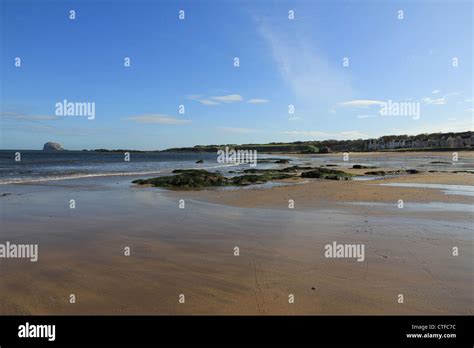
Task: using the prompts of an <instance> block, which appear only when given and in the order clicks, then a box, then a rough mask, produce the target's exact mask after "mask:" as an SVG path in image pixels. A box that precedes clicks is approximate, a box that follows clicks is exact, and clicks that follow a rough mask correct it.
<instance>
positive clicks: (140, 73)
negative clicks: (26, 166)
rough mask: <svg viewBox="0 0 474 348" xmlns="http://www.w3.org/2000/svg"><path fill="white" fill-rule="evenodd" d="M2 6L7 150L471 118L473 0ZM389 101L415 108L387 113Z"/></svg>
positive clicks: (137, 145) (293, 133)
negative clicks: (70, 109)
mask: <svg viewBox="0 0 474 348" xmlns="http://www.w3.org/2000/svg"><path fill="white" fill-rule="evenodd" d="M0 3H1V10H0V11H1V15H0V19H1V20H0V22H1V23H0V39H1V45H0V62H1V70H0V73H1V76H0V77H1V78H0V81H1V82H0V108H1V109H0V148H2V149H41V148H42V146H43V144H44V143H45V142H47V141H54V142H58V143H60V144H61V145H62V146H63V147H64V148H66V149H71V150H80V149H94V148H108V149H118V148H121V149H124V148H126V149H141V150H157V149H165V148H170V147H180V146H194V145H198V144H200V145H204V144H245V143H267V142H291V141H302V140H324V139H359V138H362V139H366V138H373V137H379V136H382V135H389V134H419V133H433V132H447V131H467V130H473V128H474V126H473V115H474V114H473V110H474V109H473V99H472V98H473V56H472V54H473V51H472V46H473V3H472V1H469V0H466V1H460V0H453V1H447V0H446V1H439V0H423V1H421V0H411V1H376V0H372V1H366V0H361V1H340V0H332V1H318V0H316V1H301V0H292V1H282V0H278V1H277V0H272V1H271V0H260V1H245V0H221V1H217V0H192V1H191V0H189V1H169V0H167V1H164V0H162V1H158V0H155V1H151V0H146V1H145V0H134V1H131V0H127V1H105V0H95V1H88V0H82V1H47V0H31V1H30V0H15V1H13V0H0ZM71 10H72V11H74V13H75V18H74V19H71V12H70V11H71ZM181 10H182V11H184V19H180V18H179V15H180V11H181ZM290 11H293V12H291V13H293V14H294V17H292V18H290V17H291V15H290V14H291V13H290ZM126 57H128V58H130V66H125V65H126V64H125V58H126ZM17 58H20V60H18V59H17ZM235 58H238V59H239V66H235ZM19 63H20V65H19V66H18V64H19ZM64 100H66V101H67V102H70V103H90V104H89V105H92V103H93V105H94V108H95V114H94V117H93V118H92V117H87V115H84V114H81V112H80V110H79V111H78V110H76V111H75V114H74V115H67V114H66V115H64V113H63V114H61V113H60V112H58V109H57V103H63V101H64ZM384 103H386V104H384ZM387 103H391V105H392V106H393V105H395V106H396V107H399V108H402V107H403V105H405V109H403V110H405V111H404V112H398V113H397V111H396V109H394V108H391V109H390V110H391V111H390V112H389V113H388V114H384V113H382V112H381V110H382V107H383V105H387ZM180 105H182V106H184V113H182V112H180V111H183V109H181V110H180ZM290 109H293V110H294V112H293V113H290V111H291V110H290ZM416 110H418V111H419V112H417V111H416ZM89 116H90V114H89Z"/></svg>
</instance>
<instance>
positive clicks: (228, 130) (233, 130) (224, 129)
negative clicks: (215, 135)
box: [217, 127, 257, 134]
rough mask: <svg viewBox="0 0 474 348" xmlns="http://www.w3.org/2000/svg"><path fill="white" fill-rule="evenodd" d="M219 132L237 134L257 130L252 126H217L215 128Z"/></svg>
mask: <svg viewBox="0 0 474 348" xmlns="http://www.w3.org/2000/svg"><path fill="white" fill-rule="evenodd" d="M217 129H218V130H219V131H221V132H225V133H237V134H248V133H255V132H257V130H256V129H252V128H234V127H219V128H217Z"/></svg>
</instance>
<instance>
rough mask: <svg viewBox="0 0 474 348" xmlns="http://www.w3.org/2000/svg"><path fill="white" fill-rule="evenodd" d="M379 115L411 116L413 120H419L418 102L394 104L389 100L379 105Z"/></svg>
mask: <svg viewBox="0 0 474 348" xmlns="http://www.w3.org/2000/svg"><path fill="white" fill-rule="evenodd" d="M379 113H380V115H382V116H411V117H413V119H414V120H418V119H419V118H420V103H419V102H395V101H392V100H391V99H389V100H388V101H387V102H382V103H380V111H379Z"/></svg>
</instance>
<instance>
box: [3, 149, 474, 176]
mask: <svg viewBox="0 0 474 348" xmlns="http://www.w3.org/2000/svg"><path fill="white" fill-rule="evenodd" d="M18 153H19V154H20V156H21V157H20V158H19V159H20V160H18V161H16V159H18ZM450 156H451V154H450V153H440V154H439V155H437V154H435V155H429V156H427V155H421V154H420V156H416V155H415V156H413V155H410V156H400V155H398V156H395V155H390V154H389V153H387V154H384V155H381V156H373V157H370V158H368V157H366V156H362V157H358V156H357V155H354V156H351V155H350V157H349V160H348V161H344V159H343V154H327V155H308V156H305V157H301V156H291V155H276V154H275V155H269V154H259V155H258V160H257V163H258V165H257V167H258V168H259V169H268V168H282V167H286V166H289V165H327V164H333V165H336V167H335V168H334V169H337V167H341V168H347V167H351V166H352V165H354V164H362V165H367V166H376V167H379V168H406V169H419V170H424V171H426V170H443V171H444V170H470V171H472V170H474V159H473V158H462V157H460V158H459V160H458V161H457V162H452V161H451V157H450ZM217 157H218V156H217V154H216V153H215V152H213V153H205V152H200V153H197V152H130V161H126V160H125V156H124V153H123V152H97V151H51V152H47V151H41V150H0V184H15V183H30V182H38V181H53V180H67V179H77V178H86V177H104V176H126V175H130V176H133V175H135V176H136V175H137V174H138V175H140V174H143V175H144V176H151V175H155V174H157V175H161V174H163V175H165V174H170V173H171V172H172V171H173V170H174V169H191V168H198V169H206V170H210V171H220V172H221V173H222V174H223V175H229V176H232V175H233V172H234V171H239V170H241V169H247V168H250V166H249V164H240V165H235V164H225V163H224V164H223V163H218V162H217ZM281 158H285V159H290V160H291V161H290V164H284V165H282V164H275V163H274V162H275V160H276V159H281ZM198 160H202V161H203V163H196V162H197V161H198ZM432 162H444V163H432ZM369 170H370V169H369Z"/></svg>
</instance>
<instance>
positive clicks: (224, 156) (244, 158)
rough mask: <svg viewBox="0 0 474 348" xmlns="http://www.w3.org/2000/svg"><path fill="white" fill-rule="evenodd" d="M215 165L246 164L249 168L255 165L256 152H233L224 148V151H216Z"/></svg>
mask: <svg viewBox="0 0 474 348" xmlns="http://www.w3.org/2000/svg"><path fill="white" fill-rule="evenodd" d="M217 163H225V164H237V165H238V164H246V163H248V164H249V165H250V166H251V167H255V166H256V165H257V150H235V149H233V148H229V147H228V146H226V147H225V150H218V151H217Z"/></svg>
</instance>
